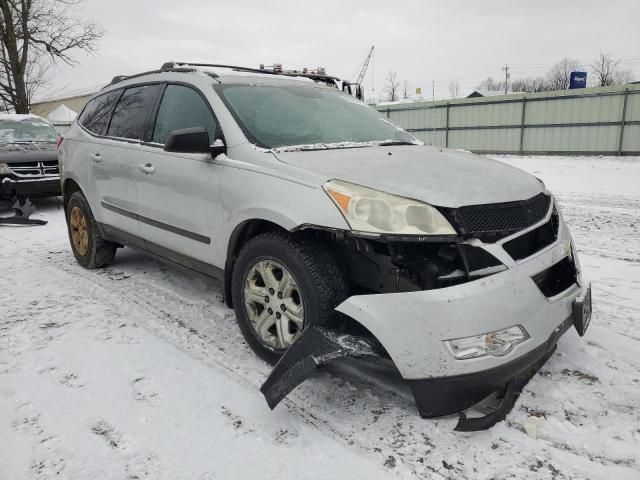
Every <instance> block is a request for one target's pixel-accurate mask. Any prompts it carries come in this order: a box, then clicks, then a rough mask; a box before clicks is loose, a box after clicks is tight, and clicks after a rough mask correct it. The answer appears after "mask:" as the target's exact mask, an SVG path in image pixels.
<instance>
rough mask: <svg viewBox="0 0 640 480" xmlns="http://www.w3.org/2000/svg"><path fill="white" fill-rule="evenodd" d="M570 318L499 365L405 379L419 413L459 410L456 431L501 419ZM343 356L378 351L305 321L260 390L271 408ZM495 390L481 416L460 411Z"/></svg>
mask: <svg viewBox="0 0 640 480" xmlns="http://www.w3.org/2000/svg"><path fill="white" fill-rule="evenodd" d="M573 320H574V319H573V318H572V317H569V318H567V319H566V320H565V321H564V322H563V323H562V324H561V325H560V326H558V328H557V329H556V330H555V331H554V332H553V334H552V335H551V336H550V338H549V339H548V341H547V342H545V343H544V344H543V345H541V346H540V347H538V348H537V349H535V350H534V351H532V352H530V353H529V354H528V355H525V356H524V357H521V358H520V359H517V360H516V361H513V362H510V363H508V364H505V365H503V366H502V367H498V368H496V369H493V370H490V371H487V372H480V373H479V374H469V375H460V376H457V377H446V378H443V379H425V380H409V381H408V383H409V384H410V386H411V388H412V390H413V394H414V398H415V400H416V405H417V407H418V411H419V413H420V416H422V417H423V418H430V417H438V416H443V415H450V414H452V413H455V412H459V420H458V424H457V425H456V427H455V430H456V431H460V432H471V431H479V430H486V429H489V428H491V427H492V426H493V425H495V424H496V423H498V422H500V421H502V420H504V419H505V417H506V415H507V414H508V413H509V412H510V411H511V410H512V409H513V406H514V404H515V402H516V400H517V399H518V397H519V395H520V393H521V392H522V389H523V388H524V387H525V386H526V385H527V383H528V382H529V380H530V379H531V378H532V377H533V376H534V375H535V373H536V372H537V371H538V370H539V369H540V368H541V367H542V365H544V364H545V363H546V361H547V360H548V359H549V358H550V357H551V355H552V354H553V352H554V351H555V349H556V343H557V341H558V339H559V338H560V336H562V334H564V333H565V332H566V331H567V330H568V329H569V328H570V327H571V325H572V324H573ZM347 357H351V358H366V357H380V355H379V354H378V353H377V351H376V349H375V347H374V346H373V344H372V343H371V342H370V341H369V340H368V339H366V338H364V337H359V336H354V335H345V334H342V333H341V332H338V331H335V330H331V329H328V328H321V327H307V328H306V329H305V330H303V332H302V334H301V335H300V337H299V338H298V339H297V340H296V341H295V343H294V344H293V345H292V346H291V347H290V348H289V349H288V350H287V351H286V352H285V354H284V355H283V356H282V357H281V358H280V360H279V361H278V363H277V364H276V366H275V367H274V369H273V370H272V371H271V373H270V375H269V377H268V378H267V380H266V381H265V382H264V384H263V385H262V387H261V388H260V391H261V392H262V394H263V395H264V397H265V399H266V401H267V404H268V405H269V407H270V408H271V409H273V408H275V407H276V406H277V405H278V403H280V402H281V401H282V400H283V399H284V398H285V397H286V396H287V395H288V394H289V393H290V392H291V391H293V390H294V389H295V388H296V387H297V386H298V385H300V384H301V383H302V382H303V381H305V380H306V379H307V378H309V377H310V376H311V375H313V373H314V372H315V371H316V370H317V369H319V368H321V367H324V366H326V365H327V364H329V363H331V362H332V361H334V360H337V359H340V358H347ZM472 377H473V378H472ZM494 392H495V393H497V398H498V399H499V403H498V405H497V406H496V407H495V408H494V409H493V410H491V411H490V412H488V413H486V414H485V415H484V416H481V417H474V418H469V417H467V416H466V415H465V413H463V412H462V411H463V410H466V409H468V408H471V407H472V406H474V405H475V404H477V403H478V402H480V401H482V400H484V399H485V398H487V397H488V396H489V395H491V394H492V393H494Z"/></svg>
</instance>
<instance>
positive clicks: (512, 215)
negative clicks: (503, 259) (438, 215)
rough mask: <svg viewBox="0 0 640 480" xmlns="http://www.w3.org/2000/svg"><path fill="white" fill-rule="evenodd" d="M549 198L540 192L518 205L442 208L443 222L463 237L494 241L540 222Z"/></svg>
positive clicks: (503, 204) (498, 204) (547, 209)
mask: <svg viewBox="0 0 640 480" xmlns="http://www.w3.org/2000/svg"><path fill="white" fill-rule="evenodd" d="M550 203H551V197H550V196H549V195H545V194H544V193H540V194H538V195H536V196H535V197H532V198H530V199H528V200H523V201H520V202H508V203H493V204H486V205H469V206H466V207H460V208H442V209H441V211H442V213H443V214H444V215H445V217H447V219H448V220H449V221H450V222H451V223H452V224H453V225H454V227H455V228H456V229H457V230H458V233H460V234H461V235H464V236H469V237H477V238H480V239H481V240H483V241H485V242H495V241H497V240H500V239H501V238H504V237H507V236H509V235H511V234H513V233H515V232H517V231H520V230H522V229H524V228H527V227H530V226H531V225H533V224H535V223H537V222H539V221H540V220H542V219H543V218H544V217H545V215H546V214H547V212H548V211H549V205H550Z"/></svg>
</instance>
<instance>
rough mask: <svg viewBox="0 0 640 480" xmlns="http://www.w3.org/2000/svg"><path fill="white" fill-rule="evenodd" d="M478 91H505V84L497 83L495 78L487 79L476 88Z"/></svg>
mask: <svg viewBox="0 0 640 480" xmlns="http://www.w3.org/2000/svg"><path fill="white" fill-rule="evenodd" d="M476 90H486V91H489V92H494V91H498V92H499V91H503V90H504V82H497V81H495V80H494V79H493V77H487V78H486V79H484V80H483V81H482V82H481V83H480V84H479V85H478V86H477V87H476Z"/></svg>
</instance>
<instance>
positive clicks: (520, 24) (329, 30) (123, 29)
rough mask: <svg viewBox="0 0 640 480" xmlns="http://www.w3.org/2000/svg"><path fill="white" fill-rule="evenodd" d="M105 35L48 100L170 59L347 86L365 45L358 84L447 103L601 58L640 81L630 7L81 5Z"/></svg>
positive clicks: (469, 2)
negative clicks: (494, 81)
mask: <svg viewBox="0 0 640 480" xmlns="http://www.w3.org/2000/svg"><path fill="white" fill-rule="evenodd" d="M82 14H83V15H84V16H85V17H86V18H88V19H92V20H94V21H95V22H97V23H98V24H100V25H101V26H102V28H103V29H104V30H105V36H104V38H103V39H102V40H101V41H100V43H99V45H98V51H97V52H96V53H95V54H94V55H92V56H86V55H83V54H77V55H76V59H77V60H78V64H77V65H76V66H75V67H73V68H71V67H66V66H63V67H58V68H56V69H55V70H53V71H52V88H51V92H52V93H56V94H57V93H60V92H62V91H68V90H73V89H84V88H86V87H92V86H94V85H99V84H103V83H107V82H108V81H110V79H111V78H112V77H113V76H114V75H119V74H131V73H135V72H140V71H144V70H149V69H154V68H158V67H160V65H161V64H162V63H163V62H164V61H167V60H183V61H208V62H212V63H231V64H240V65H246V66H254V67H255V66H258V65H259V64H260V63H265V64H270V63H273V62H278V63H283V64H284V66H285V68H287V67H290V68H294V67H302V66H310V67H316V66H324V67H326V69H327V72H328V73H330V74H333V75H336V76H339V77H342V78H350V77H352V75H353V74H354V73H355V71H356V70H357V68H358V66H359V64H360V63H361V62H362V60H363V59H364V57H365V55H366V54H367V51H368V50H369V48H370V47H371V45H375V58H374V61H373V62H372V64H371V65H370V67H369V71H368V73H367V76H366V80H365V86H366V90H367V96H369V95H370V92H371V87H372V75H374V78H375V90H376V92H375V94H379V93H380V90H381V89H382V88H383V87H384V77H385V75H386V74H387V72H389V71H390V70H393V71H396V72H397V73H398V76H399V78H400V79H406V80H407V81H408V82H409V86H410V88H411V89H414V88H415V87H422V88H423V92H424V93H427V92H428V94H429V95H430V94H431V82H432V80H435V86H436V97H445V96H447V95H448V86H449V83H450V82H451V81H453V80H457V81H459V83H460V86H461V90H462V91H463V92H466V91H470V90H471V89H473V87H475V86H476V85H477V84H478V83H479V82H480V81H481V80H482V79H483V78H486V77H487V76H489V75H491V76H493V77H494V78H499V77H501V76H503V75H504V72H503V71H502V70H501V67H502V66H503V65H504V64H509V65H510V66H511V69H512V70H511V72H512V79H513V78H517V77H520V76H527V75H541V74H544V73H545V71H546V70H547V69H548V68H549V66H550V65H552V64H553V63H554V62H555V61H557V60H559V59H560V58H562V57H572V58H577V59H578V60H580V61H581V62H582V63H584V64H585V66H587V65H588V64H589V63H591V61H592V59H593V57H595V55H596V54H597V53H598V51H601V50H602V51H610V52H612V53H613V54H614V55H615V56H616V57H618V58H620V59H622V60H623V62H624V63H623V66H624V67H625V68H627V69H630V70H633V71H634V73H635V77H636V79H637V80H640V28H639V25H640V1H638V0H608V1H606V2H602V1H592V0H582V1H573V0H564V1H562V0H552V1H549V0H534V1H521V0H511V1H509V0H483V1H476V0H458V1H456V0H448V1H447V0H439V1H436V0H429V1H428V0H421V1H419V0H415V1H403V0H395V1H394V0H391V1H378V0H340V1H334V0H321V1H318V0H314V1H311V2H309V1H304V0H290V1H287V0H283V1H270V0H263V1H259V0H227V1H219V0H217V1H214V0H178V1H176V0H86V3H85V4H84V7H83V13H82Z"/></svg>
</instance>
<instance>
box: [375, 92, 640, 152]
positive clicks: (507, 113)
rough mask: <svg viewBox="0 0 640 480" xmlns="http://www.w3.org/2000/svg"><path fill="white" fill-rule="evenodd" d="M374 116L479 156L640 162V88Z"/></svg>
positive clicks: (410, 106)
mask: <svg viewBox="0 0 640 480" xmlns="http://www.w3.org/2000/svg"><path fill="white" fill-rule="evenodd" d="M376 108H377V109H378V110H380V111H381V112H383V113H385V114H386V115H387V116H388V117H389V118H390V119H391V120H393V121H394V122H396V123H397V124H399V125H401V126H402V127H404V128H405V129H406V130H408V131H409V132H412V133H413V134H414V135H415V136H416V137H418V138H419V139H420V140H422V141H424V142H425V143H428V144H432V145H439V146H446V147H450V148H462V149H465V150H471V151H473V152H477V153H505V154H521V155H527V154H538V155H640V85H636V84H630V85H623V86H618V87H601V88H584V89H580V90H567V91H558V92H541V93H519V94H511V95H502V96H496V97H482V98H463V99H452V100H442V101H436V102H414V103H393V104H378V105H376Z"/></svg>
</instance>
